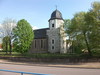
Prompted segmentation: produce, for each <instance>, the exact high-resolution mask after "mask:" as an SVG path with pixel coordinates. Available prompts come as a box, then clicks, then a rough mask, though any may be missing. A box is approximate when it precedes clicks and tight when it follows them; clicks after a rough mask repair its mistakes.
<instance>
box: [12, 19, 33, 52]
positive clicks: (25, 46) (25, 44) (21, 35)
mask: <svg viewBox="0 0 100 75" xmlns="http://www.w3.org/2000/svg"><path fill="white" fill-rule="evenodd" d="M13 34H14V50H15V51H17V52H20V53H25V52H28V50H29V49H30V46H31V43H32V41H33V38H34V34H33V30H32V27H31V26H30V24H29V23H28V22H27V21H26V20H25V19H22V20H20V21H18V23H17V27H16V28H14V30H13Z"/></svg>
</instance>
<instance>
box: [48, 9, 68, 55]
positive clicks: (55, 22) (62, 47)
mask: <svg viewBox="0 0 100 75" xmlns="http://www.w3.org/2000/svg"><path fill="white" fill-rule="evenodd" d="M63 24H64V20H63V18H62V14H61V12H60V11H59V10H57V9H56V10H55V11H53V13H52V14H51V18H50V19H49V30H47V35H48V51H49V52H50V53H57V52H60V53H66V52H67V50H66V35H65V30H64V25H63Z"/></svg>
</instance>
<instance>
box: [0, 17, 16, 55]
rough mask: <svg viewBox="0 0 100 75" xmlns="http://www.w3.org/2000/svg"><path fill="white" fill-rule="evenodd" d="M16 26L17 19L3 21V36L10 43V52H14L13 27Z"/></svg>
mask: <svg viewBox="0 0 100 75" xmlns="http://www.w3.org/2000/svg"><path fill="white" fill-rule="evenodd" d="M15 26H16V21H15V20H13V19H8V18H7V19H5V20H4V21H3V23H2V27H1V28H0V29H1V32H2V36H3V38H4V40H6V42H7V41H8V42H9V43H8V44H9V51H10V54H11V52H12V30H13V28H14V27H15ZM6 38H9V40H7V39H6Z"/></svg>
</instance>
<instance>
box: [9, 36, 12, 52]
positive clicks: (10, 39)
mask: <svg viewBox="0 0 100 75" xmlns="http://www.w3.org/2000/svg"><path fill="white" fill-rule="evenodd" d="M9 48H10V54H12V46H11V37H10V39H9Z"/></svg>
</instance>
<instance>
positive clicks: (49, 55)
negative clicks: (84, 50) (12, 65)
mask: <svg viewBox="0 0 100 75" xmlns="http://www.w3.org/2000/svg"><path fill="white" fill-rule="evenodd" d="M0 56H3V57H29V58H52V59H53V58H54V59H55V58H60V59H62V58H87V57H88V55H87V54H59V53H33V54H29V53H25V54H20V53H17V52H12V54H11V55H10V54H6V52H0ZM93 57H96V58H100V55H93Z"/></svg>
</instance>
